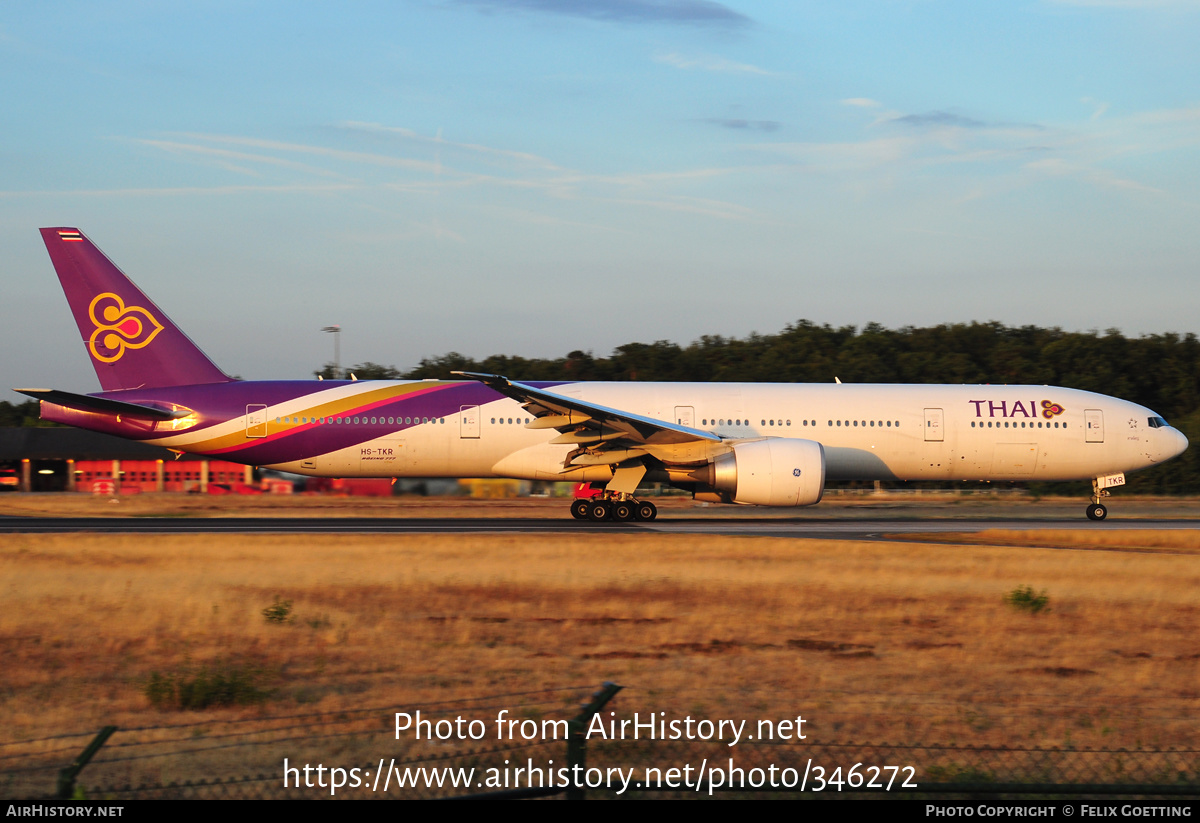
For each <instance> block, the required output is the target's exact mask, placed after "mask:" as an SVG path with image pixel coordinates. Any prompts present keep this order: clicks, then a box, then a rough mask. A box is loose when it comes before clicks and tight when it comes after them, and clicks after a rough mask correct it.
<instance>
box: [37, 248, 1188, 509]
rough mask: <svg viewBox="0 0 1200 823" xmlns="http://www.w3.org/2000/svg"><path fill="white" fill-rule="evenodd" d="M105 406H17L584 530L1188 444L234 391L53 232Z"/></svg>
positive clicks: (795, 407)
mask: <svg viewBox="0 0 1200 823" xmlns="http://www.w3.org/2000/svg"><path fill="white" fill-rule="evenodd" d="M41 232H42V237H43V239H44V240H45V243H46V248H47V249H48V250H49V252H50V259H51V261H52V262H53V264H54V268H55V270H56V271H57V272H58V277H59V280H60V282H61V283H62V287H63V291H64V292H65V293H66V296H67V301H68V303H69V304H70V306H71V311H72V313H73V314H74V316H75V322H76V323H77V324H78V326H79V331H80V333H81V335H82V337H83V343H84V347H85V349H86V350H87V353H88V356H89V357H90V358H91V359H92V365H93V366H94V367H95V369H96V374H97V376H98V377H99V378H100V385H101V388H102V389H103V391H101V392H100V393H97V394H86V395H85V394H75V393H71V392H65V391H56V390H52V389H18V390H17V391H20V392H22V393H24V394H26V395H29V396H30V397H34V398H37V399H38V400H40V401H41V416H42V418H43V419H45V420H52V421H56V422H60V423H67V424H70V425H72V426H78V427H80V428H84V429H91V430H93V431H99V432H105V433H108V434H114V435H118V436H120V437H125V438H129V439H132V440H139V441H142V442H145V443H150V444H153V445H156V446H164V447H166V448H168V449H172V450H174V451H177V452H189V453H193V454H201V455H208V456H212V457H220V458H222V459H224V460H231V461H236V462H240V463H246V464H249V465H253V466H262V467H266V468H271V469H279V470H282V471H288V472H295V473H298V474H305V475H315V476H322V477H393V478H395V477H507V478H519V479H526V480H558V481H571V482H586V483H590V484H592V486H593V487H595V488H597V489H600V490H601V491H600V493H599V494H598V495H597V496H596V497H593V498H590V499H580V500H576V501H574V502H573V503H572V507H571V511H572V514H574V515H575V516H576V517H579V518H591V519H593V520H607V519H614V520H631V519H640V520H652V519H653V518H654V517H655V514H656V509H655V507H654V505H653V503H651V502H649V501H645V500H638V499H637V497H636V494H635V492H636V490H637V488H638V487H639V485H640V484H642V483H644V482H656V481H657V482H662V483H669V484H670V485H672V486H675V487H677V488H680V489H685V490H687V491H690V492H692V493H693V494H694V495H695V496H696V498H697V499H703V500H710V501H720V502H725V503H743V504H750V505H759V506H810V505H813V504H815V503H817V502H819V501H820V500H821V494H822V490H823V488H824V485H825V481H826V480H868V481H869V480H943V481H945V480H993V481H1021V480H1039V481H1042V480H1089V479H1090V480H1091V481H1092V491H1093V494H1092V502H1091V504H1090V505H1089V506H1088V508H1087V515H1088V517H1090V518H1091V519H1093V520H1102V519H1104V517H1105V516H1106V515H1107V509H1106V508H1105V506H1104V505H1103V504H1102V503H1101V499H1102V497H1104V496H1106V495H1107V494H1108V490H1109V489H1110V488H1112V487H1114V486H1120V485H1123V484H1124V483H1125V474H1126V473H1128V472H1133V471H1138V470H1140V469H1145V468H1148V467H1150V466H1154V465H1157V464H1158V463H1162V462H1163V461H1165V460H1170V459H1171V458H1172V457H1175V456H1177V455H1179V454H1181V453H1183V451H1184V450H1185V449H1186V448H1187V445H1188V443H1187V438H1185V437H1184V436H1183V434H1182V433H1181V432H1179V431H1177V430H1176V429H1174V428H1173V427H1171V426H1170V425H1169V424H1168V423H1167V422H1166V421H1165V420H1164V419H1163V418H1162V417H1161V416H1159V415H1158V414H1156V413H1155V412H1153V411H1151V410H1150V409H1147V408H1145V407H1144V406H1139V405H1137V404H1136V403H1130V402H1128V401H1125V400H1119V399H1117V398H1114V397H1107V396H1105V395H1102V394H1095V393H1093V392H1086V391H1080V390H1077V389H1066V388H1057V387H1054V386H972V385H964V386H937V385H880V384H869V385H868V384H858V385H850V384H840V383H836V384H828V385H826V384H821V385H815V384H790V383H592V382H578V383H545V382H530V383H518V382H515V381H512V380H509V379H507V378H505V377H502V376H500V375H493V374H474V373H468V372H462V373H460V374H461V376H462V377H464V378H466V379H464V380H349V381H346V380H325V381H313V380H278V381H248V380H236V379H234V378H231V377H229V376H228V375H226V374H225V373H224V372H222V371H221V370H220V369H219V368H217V367H216V366H215V365H214V364H213V363H212V361H211V360H209V359H208V357H207V356H206V355H205V354H204V353H203V352H202V351H200V349H199V348H198V347H197V346H196V345H195V344H194V343H192V341H191V340H189V339H188V338H187V336H186V335H184V334H183V332H181V331H180V330H179V329H178V328H177V327H176V326H175V324H174V323H172V322H171V320H170V319H169V318H168V317H167V316H166V315H165V314H164V313H163V311H162V310H161V309H159V308H158V307H157V306H156V305H154V304H153V303H152V302H151V301H150V300H149V298H147V297H146V295H145V294H144V293H143V292H142V291H141V290H140V289H139V288H138V287H137V286H135V285H134V284H133V283H132V282H131V281H130V280H129V278H127V277H126V276H125V275H124V274H123V273H122V272H121V270H120V269H118V268H117V267H116V266H115V265H113V263H112V262H111V261H110V260H109V259H108V258H107V257H105V255H104V254H103V252H101V251H100V250H99V249H98V248H96V246H95V245H94V244H93V243H92V242H91V241H90V240H89V239H88V238H87V237H86V236H84V235H83V233H82V232H80V231H79V230H78V229H73V228H48V229H42V230H41Z"/></svg>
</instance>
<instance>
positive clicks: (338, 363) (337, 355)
mask: <svg viewBox="0 0 1200 823" xmlns="http://www.w3.org/2000/svg"><path fill="white" fill-rule="evenodd" d="M321 331H324V332H329V333H330V334H332V335H333V379H334V380H341V379H342V327H341V326H326V327H325V328H323V329H321Z"/></svg>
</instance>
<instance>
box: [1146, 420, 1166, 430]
mask: <svg viewBox="0 0 1200 823" xmlns="http://www.w3.org/2000/svg"><path fill="white" fill-rule="evenodd" d="M1146 422H1147V423H1148V424H1150V428H1152V429H1165V428H1167V427H1168V426H1170V425H1171V424H1170V423H1168V422H1167V421H1166V420H1163V419H1162V418H1161V417H1148V418H1146Z"/></svg>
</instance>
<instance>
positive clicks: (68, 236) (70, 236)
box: [58, 231, 83, 243]
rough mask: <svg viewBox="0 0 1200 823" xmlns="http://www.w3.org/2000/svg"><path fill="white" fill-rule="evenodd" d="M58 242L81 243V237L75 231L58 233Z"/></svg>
mask: <svg viewBox="0 0 1200 823" xmlns="http://www.w3.org/2000/svg"><path fill="white" fill-rule="evenodd" d="M58 239H59V240H77V241H79V242H80V243H82V242H83V235H82V234H80V233H79V232H77V231H60V232H59V233H58Z"/></svg>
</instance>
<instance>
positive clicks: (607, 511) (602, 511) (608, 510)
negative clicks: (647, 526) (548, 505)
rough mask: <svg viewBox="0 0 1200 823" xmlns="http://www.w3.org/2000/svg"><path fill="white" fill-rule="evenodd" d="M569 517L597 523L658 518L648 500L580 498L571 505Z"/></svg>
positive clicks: (656, 512)
mask: <svg viewBox="0 0 1200 823" xmlns="http://www.w3.org/2000/svg"><path fill="white" fill-rule="evenodd" d="M571 516H572V517H574V518H575V519H576V520H591V521H592V522H595V523H599V522H602V521H605V520H615V521H617V522H618V523H625V522H628V521H630V520H641V521H650V520H653V519H654V518H656V517H658V507H657V506H655V505H654V504H653V503H651V502H650V501H648V500H635V499H634V498H632V497H629V498H625V499H622V498H615V497H614V498H604V497H591V498H580V499H578V500H574V501H572V503H571Z"/></svg>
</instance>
